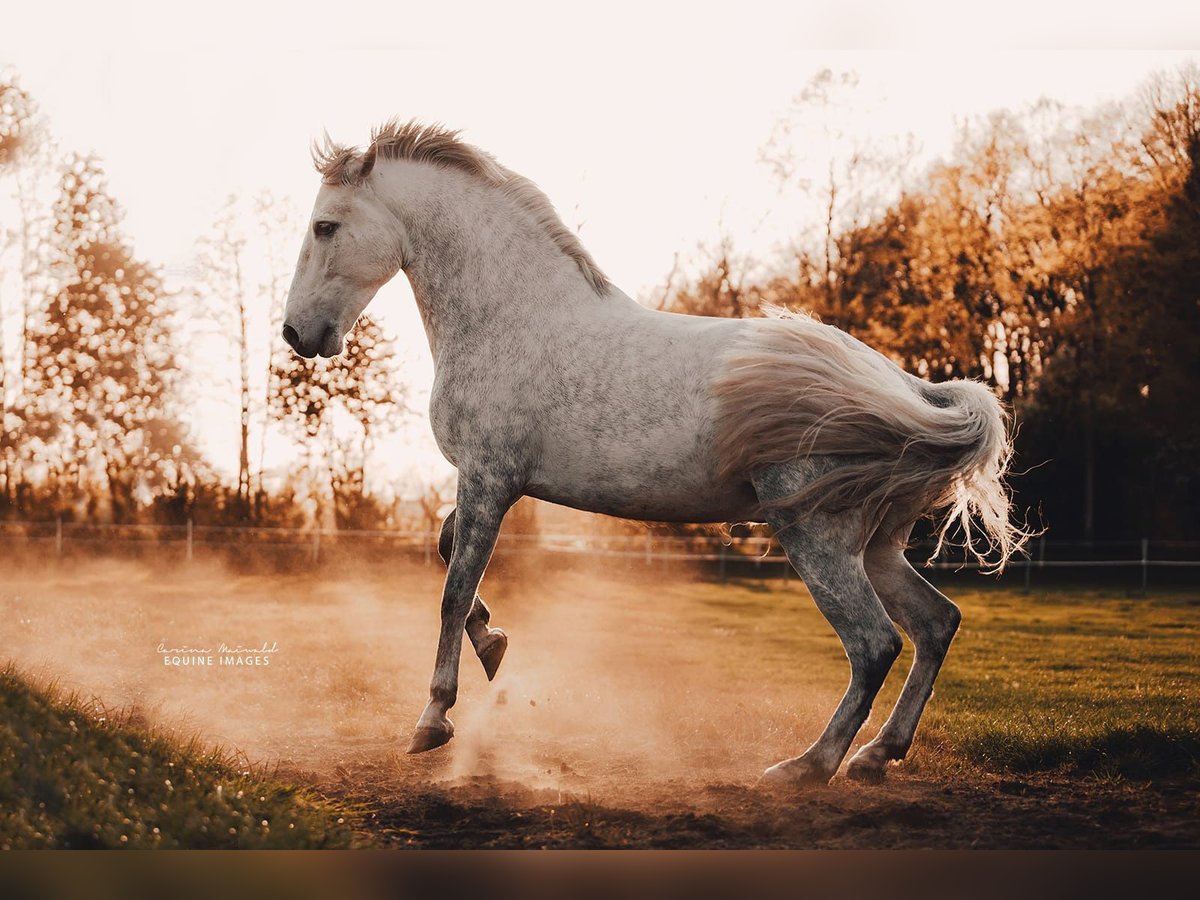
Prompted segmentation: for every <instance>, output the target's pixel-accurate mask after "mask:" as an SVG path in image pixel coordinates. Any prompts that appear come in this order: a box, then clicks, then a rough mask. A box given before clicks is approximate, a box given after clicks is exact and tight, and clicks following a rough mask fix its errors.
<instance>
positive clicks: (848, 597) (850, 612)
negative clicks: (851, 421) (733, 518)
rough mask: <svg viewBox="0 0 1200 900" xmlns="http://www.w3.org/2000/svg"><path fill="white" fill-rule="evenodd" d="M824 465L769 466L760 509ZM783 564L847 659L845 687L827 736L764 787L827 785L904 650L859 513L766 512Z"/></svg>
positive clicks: (772, 773) (762, 476) (760, 479)
mask: <svg viewBox="0 0 1200 900" xmlns="http://www.w3.org/2000/svg"><path fill="white" fill-rule="evenodd" d="M827 466H828V462H827V461H825V462H821V461H814V460H805V461H796V462H793V463H787V464H781V465H777V466H769V467H766V468H765V469H764V470H763V471H762V472H761V473H759V475H757V476H756V477H755V479H754V487H755V490H756V491H757V492H758V496H759V498H760V500H761V501H763V503H764V504H766V503H769V502H770V501H771V500H772V499H774V498H780V497H784V496H787V495H790V494H792V493H794V492H795V491H796V490H797V489H798V488H799V487H800V486H802V485H803V484H804V483H805V482H806V481H807V480H809V479H811V478H814V477H817V476H818V475H819V474H820V473H821V471H822V470H825V471H827V470H828V469H827ZM766 518H767V521H768V522H769V523H770V524H771V526H772V527H773V528H774V529H775V531H776V535H777V536H778V538H779V542H780V543H781V544H782V545H783V549H784V550H785V551H786V552H787V556H788V559H789V560H790V561H791V563H792V565H793V566H794V567H795V568H796V571H797V572H798V573H799V574H800V576H801V577H802V578H803V579H804V581H805V583H806V584H807V586H808V589H809V593H811V594H812V596H813V599H814V600H815V601H816V604H817V607H818V609H820V610H821V613H822V615H824V616H825V618H826V619H827V620H828V621H829V624H830V625H832V626H833V628H834V630H835V631H836V632H837V635H838V637H839V638H840V639H841V641H842V646H843V647H844V648H845V651H846V656H847V657H848V658H849V660H850V685H849V686H848V687H847V688H846V692H845V694H844V695H843V697H842V700H841V702H840V703H839V704H838V707H837V710H836V711H835V712H834V714H833V718H832V719H830V720H829V724H828V725H827V726H826V727H825V731H824V732H823V733H822V734H821V736H820V737H819V738H817V740H816V742H815V743H814V744H813V745H812V746H811V747H809V748H808V749H807V750H806V751H805V752H804V754H803V755H802V756H799V757H796V758H795V759H789V760H786V761H784V762H781V763H779V764H778V765H775V766H772V767H771V768H769V769H767V771H766V772H765V773H764V774H763V780H764V781H765V782H767V783H777V784H785V785H791V784H800V783H804V782H820V783H824V782H827V781H828V780H829V779H830V778H832V777H833V774H834V773H835V772H836V771H837V769H838V766H839V765H841V762H842V758H843V757H844V756H845V755H846V751H847V750H848V749H849V748H850V742H851V741H853V740H854V736H855V735H856V734H857V733H858V730H859V729H860V728H861V727H862V724H863V722H865V721H866V719H867V716H868V714H869V713H870V711H871V704H872V702H873V701H874V699H875V695H876V694H877V693H878V692H879V688H880V687H881V686H882V685H883V681H884V678H886V677H887V673H888V670H889V669H890V668H891V666H892V663H893V662H895V660H896V657H897V656H898V655H899V653H900V648H901V646H902V643H901V639H900V635H899V633H898V632H897V631H896V628H895V626H894V625H892V622H891V620H890V619H889V618H888V616H887V613H886V612H884V609H883V606H882V605H881V604H880V602H879V598H878V597H877V596H876V594H875V590H874V588H872V587H871V582H870V581H869V580H868V578H867V573H866V571H865V569H864V568H863V559H862V553H861V552H860V551H859V550H858V547H859V545H860V544H861V534H862V531H861V529H862V516H861V514H858V513H856V512H853V511H851V512H845V513H836V514H830V513H814V514H810V515H808V516H804V515H803V511H801V510H794V509H787V508H780V509H774V510H768V511H767V514H766Z"/></svg>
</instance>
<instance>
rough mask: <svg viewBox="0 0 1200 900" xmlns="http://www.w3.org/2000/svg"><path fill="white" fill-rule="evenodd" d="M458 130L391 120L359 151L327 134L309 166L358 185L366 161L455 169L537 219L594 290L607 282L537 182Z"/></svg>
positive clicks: (341, 181) (325, 177)
mask: <svg viewBox="0 0 1200 900" xmlns="http://www.w3.org/2000/svg"><path fill="white" fill-rule="evenodd" d="M458 134H459V133H458V132H457V131H451V130H449V129H447V128H444V127H442V126H441V125H423V124H421V123H420V122H417V121H409V122H403V123H402V122H400V121H398V120H397V119H392V120H390V121H388V122H385V123H384V124H383V125H381V126H380V127H378V128H376V129H374V130H373V131H372V132H371V145H370V146H369V147H368V148H367V149H366V150H365V151H360V150H359V149H358V148H357V147H348V146H345V145H342V144H336V143H334V142H333V141H332V140H331V139H330V137H329V135H328V134H326V135H325V139H324V141H323V143H321V144H314V145H313V164H314V165H315V166H316V168H317V171H318V172H320V173H321V178H322V179H323V180H324V181H325V182H326V183H328V184H344V185H351V186H353V185H357V184H359V183H360V182H361V180H362V179H361V175H360V173H361V172H362V170H363V168H364V166H363V162H364V160H366V159H368V158H370V159H371V160H372V162H373V161H374V159H375V158H376V157H378V158H379V159H403V160H411V161H412V162H423V163H429V164H431V165H435V166H442V167H444V168H448V169H458V170H459V171H462V172H466V173H467V174H469V175H471V176H473V177H475V178H478V179H480V180H481V181H483V182H485V183H486V184H489V185H492V186H493V187H496V188H498V189H499V190H501V191H502V192H503V193H504V194H506V195H507V196H508V197H509V198H510V199H512V200H513V201H515V202H516V203H517V204H518V205H519V206H520V207H521V208H522V209H524V210H525V211H526V212H528V213H529V214H530V215H532V216H533V218H534V219H535V220H536V222H537V223H538V225H539V226H541V228H542V229H543V230H544V231H545V232H546V234H547V236H548V237H550V239H551V240H553V241H554V243H555V245H556V246H557V247H558V249H559V250H561V251H562V252H563V253H565V254H566V255H567V257H568V258H570V259H571V260H573V261H574V262H575V264H576V265H577V266H579V271H580V272H582V273H583V277H584V278H585V279H587V282H588V284H590V285H591V286H592V289H593V290H595V291H596V293H598V294H603V293H604V292H605V291H606V290H607V289H608V286H609V281H608V277H607V276H606V275H605V274H604V273H603V272H602V271H601V270H600V267H599V266H598V265H596V262H595V260H593V259H592V256H591V254H590V253H588V252H587V250H586V249H585V248H584V246H583V244H582V243H580V241H579V238H578V237H577V236H576V234H575V233H574V232H573V231H571V230H570V229H569V228H567V226H566V225H564V224H563V221H562V219H560V218H559V216H558V213H557V212H555V210H554V206H553V205H552V204H551V203H550V198H549V197H547V196H546V195H545V194H543V193H542V192H541V190H540V189H539V188H538V186H537V185H536V184H534V183H533V182H532V181H530V180H529V179H528V178H525V177H524V176H522V175H518V174H517V173H516V172H513V171H511V170H510V169H507V168H505V167H504V166H502V165H500V163H498V162H496V159H495V157H493V156H492V155H491V154H490V153H486V152H485V151H483V150H480V149H479V148H478V147H475V146H473V145H471V144H468V143H466V142H465V141H462V140H459V137H458Z"/></svg>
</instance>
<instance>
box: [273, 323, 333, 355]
mask: <svg viewBox="0 0 1200 900" xmlns="http://www.w3.org/2000/svg"><path fill="white" fill-rule="evenodd" d="M283 339H284V340H285V341H287V345H288V346H289V347H291V348H292V349H293V350H295V351H296V353H297V354H299V355H300V356H303V357H304V358H305V359H312V358H313V357H315V356H324V357H332V356H337V355H339V354H340V353H341V352H342V342H341V340H340V339H339V337H338V334H337V329H335V328H334V327H333V326H332V325H328V326H326V327H325V328H324V329H323V330H322V331H321V332H320V333H319V334H318V335H317V338H316V339H315V340H313V339H312V338H311V336H310V337H308V338H305V337H304V336H302V335H301V334H300V332H299V331H298V330H296V328H295V327H294V326H292V325H284V326H283Z"/></svg>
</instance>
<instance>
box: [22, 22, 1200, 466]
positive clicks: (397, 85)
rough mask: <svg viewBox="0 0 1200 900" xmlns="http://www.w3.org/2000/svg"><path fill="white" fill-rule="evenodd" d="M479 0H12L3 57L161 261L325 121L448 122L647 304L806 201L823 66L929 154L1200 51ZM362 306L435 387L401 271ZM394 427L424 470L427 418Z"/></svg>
mask: <svg viewBox="0 0 1200 900" xmlns="http://www.w3.org/2000/svg"><path fill="white" fill-rule="evenodd" d="M68 5H69V4H68ZM470 6H471V4H462V3H454V4H445V3H430V4H428V6H427V7H423V8H422V7H418V6H417V5H416V4H413V3H404V4H401V3H395V2H382V3H378V4H353V3H345V2H324V3H319V4H314V3H300V2H292V3H253V4H252V3H247V2H244V0H242V2H228V0H206V2H204V3H202V4H195V5H193V4H184V5H177V4H165V3H122V2H109V3H104V4H95V3H89V4H86V5H83V4H80V8H79V9H77V10H75V11H74V12H71V13H68V12H67V11H65V10H64V6H63V5H62V4H57V3H55V4H37V5H35V4H33V3H26V4H25V7H24V8H23V9H21V10H15V9H12V8H9V9H6V10H5V12H4V14H3V17H2V20H0V21H2V24H3V30H2V31H0V65H5V64H7V65H9V66H11V67H12V68H13V69H15V70H16V71H17V72H18V73H19V74H20V76H21V80H22V84H23V85H24V86H25V88H26V89H27V90H29V91H30V92H31V93H32V94H33V95H34V96H35V97H36V98H37V100H38V101H39V102H40V104H41V106H42V109H43V111H44V112H45V113H46V114H47V115H48V116H49V117H50V119H51V124H52V128H53V131H54V133H55V134H56V135H57V136H58V138H59V139H60V143H61V145H62V147H63V148H64V149H79V150H88V149H91V150H95V151H96V152H97V153H98V154H99V155H100V156H101V157H102V159H103V161H104V165H105V167H106V169H107V171H108V174H109V178H110V187H111V189H112V191H113V193H114V195H115V196H116V197H117V198H118V199H119V201H120V202H121V204H122V205H123V206H124V208H125V210H126V212H127V218H126V227H127V231H128V233H129V234H131V235H132V236H133V237H134V239H135V242H136V247H137V250H138V252H139V254H140V255H142V256H144V257H146V258H148V259H150V260H152V261H155V262H158V263H160V264H163V265H165V266H166V267H167V268H168V271H171V272H175V273H180V272H182V270H183V269H184V268H185V267H186V266H187V265H188V263H189V261H190V259H191V257H192V256H193V254H194V242H195V239H196V238H197V237H198V236H199V235H200V234H202V233H203V232H204V231H205V229H206V228H207V226H208V224H209V223H210V222H211V221H212V218H213V216H214V214H215V212H216V210H217V208H218V206H219V205H220V203H221V202H222V200H223V199H224V198H225V196H226V195H228V194H229V193H230V192H231V191H238V192H242V193H245V194H253V193H256V192H257V191H259V190H262V189H264V188H268V189H270V190H272V191H273V192H275V193H276V194H277V195H279V196H282V197H287V198H291V199H292V200H293V201H294V202H295V204H296V206H297V207H298V208H299V209H300V210H301V211H302V212H304V213H305V214H307V211H308V208H309V205H310V204H311V199H312V197H313V195H314V193H315V191H316V187H317V180H316V176H315V174H314V173H313V171H312V168H311V165H310V162H309V156H308V145H309V142H310V141H311V139H312V138H313V137H315V136H317V135H319V134H320V133H321V130H322V129H323V128H327V129H328V130H329V132H330V133H331V134H332V135H333V136H334V137H335V138H337V139H340V140H344V141H347V142H362V141H364V140H365V139H366V137H367V133H368V131H369V129H370V127H371V125H372V124H374V123H377V122H379V121H381V120H382V119H385V118H387V117H390V116H393V115H399V116H401V117H402V118H408V117H413V116H416V117H420V118H423V119H427V120H437V121H441V122H444V123H446V124H448V125H451V126H453V127H458V128H462V129H464V132H465V136H466V138H467V139H468V140H470V141H472V142H473V143H476V144H478V145H479V146H481V147H484V148H485V149H487V150H489V151H491V152H492V153H494V154H495V155H496V156H497V157H498V158H499V159H500V160H501V161H502V162H504V163H505V164H506V165H508V166H509V167H511V168H513V169H515V170H517V171H519V172H521V173H522V174H525V175H528V176H529V177H531V178H533V179H534V180H535V181H536V182H538V184H539V185H541V187H542V188H543V189H544V190H545V191H546V192H547V193H548V194H549V195H550V197H551V199H552V200H553V201H554V202H555V205H556V206H557V207H558V209H559V211H560V213H561V214H562V215H563V217H564V219H565V220H566V221H567V223H568V224H570V225H578V224H580V223H583V227H582V232H581V233H582V237H583V240H584V242H585V244H586V245H587V246H588V247H589V249H590V250H591V251H592V253H593V255H594V256H595V257H596V259H597V260H598V262H599V263H600V265H601V266H602V267H603V268H604V269H605V270H606V271H607V272H608V274H609V275H610V276H611V277H612V278H613V279H614V280H615V281H616V282H617V284H619V285H620V286H621V287H623V288H624V289H625V290H626V292H628V293H630V294H631V295H634V296H637V295H639V294H642V293H644V292H646V291H648V290H649V289H651V288H652V287H653V286H654V285H656V284H658V283H660V282H661V281H662V279H663V278H664V276H665V274H666V273H667V271H668V270H669V269H670V268H671V265H672V260H673V258H674V256H675V254H676V253H682V254H683V255H684V257H685V258H686V257H687V256H688V255H689V254H694V253H695V250H696V247H697V245H698V244H699V243H700V242H702V241H711V240H712V239H714V238H715V237H716V236H717V233H718V230H719V229H721V228H723V229H724V230H725V231H726V232H728V233H729V234H730V235H731V236H732V237H733V239H734V240H735V242H736V245H737V246H738V247H739V248H740V249H741V250H744V251H750V252H754V253H757V254H768V253H769V252H770V251H771V249H772V248H773V247H774V246H776V245H777V244H778V242H779V241H781V240H783V239H786V238H787V237H788V236H789V235H791V234H793V233H794V232H795V230H796V229H797V228H798V226H799V224H800V223H801V222H802V221H803V220H804V218H805V216H806V215H807V210H804V209H802V208H798V207H796V206H794V205H790V206H789V205H787V204H781V203H780V200H779V197H778V194H777V192H776V188H775V185H774V183H773V182H772V179H771V176H770V173H769V172H768V171H767V170H766V168H765V167H764V166H763V165H762V164H761V163H760V162H759V161H758V153H759V149H760V148H761V147H762V145H763V143H764V142H765V141H766V140H767V138H768V136H769V134H770V132H771V127H772V124H773V123H774V122H775V121H776V120H777V119H778V117H779V116H780V115H781V113H783V112H784V110H785V109H786V108H787V105H788V101H789V99H790V98H791V97H792V96H793V95H794V94H795V93H796V92H797V91H799V90H800V89H801V88H802V87H803V86H804V84H805V83H806V82H807V81H808V80H809V79H810V78H811V77H812V75H813V74H814V73H815V72H817V71H818V70H819V69H821V68H824V67H830V68H833V69H834V70H835V71H839V70H846V69H853V70H856V71H857V72H858V73H859V75H860V77H861V96H862V100H863V109H862V112H861V113H860V114H859V115H858V116H857V118H856V121H855V123H854V129H855V131H856V132H858V133H860V134H862V135H863V136H864V137H868V138H869V137H887V136H891V135H899V134H904V133H907V132H912V133H913V134H914V135H915V136H916V137H917V139H918V141H919V143H920V145H921V147H922V149H923V154H924V156H926V157H932V156H936V155H938V154H940V153H943V152H945V151H946V150H947V149H948V148H949V146H950V144H951V141H952V139H953V135H954V129H955V124H956V122H957V121H959V120H961V119H962V118H963V117H965V116H974V115H981V114H984V113H986V112H988V111H990V110H992V109H995V108H998V107H1020V106H1022V105H1025V104H1027V103H1030V102H1032V101H1034V100H1036V99H1038V98H1039V97H1041V96H1043V95H1045V96H1049V97H1052V98H1054V99H1057V100H1059V101H1062V102H1064V103H1067V104H1080V105H1085V106H1091V105H1094V104H1097V103H1099V102H1102V101H1104V100H1108V99H1118V98H1120V97H1123V96H1125V95H1127V94H1128V93H1129V92H1130V91H1132V90H1133V89H1134V88H1136V86H1137V85H1138V83H1139V82H1140V81H1141V80H1142V79H1143V78H1144V77H1145V76H1146V75H1148V74H1150V73H1151V72H1153V71H1154V70H1156V69H1161V68H1165V67H1170V66H1172V65H1175V64H1177V63H1178V62H1180V61H1182V60H1184V59H1186V58H1188V57H1189V56H1191V57H1200V52H1198V51H1189V50H1188V49H1187V48H1188V47H1189V46H1190V47H1200V40H1197V38H1198V36H1200V16H1196V15H1195V14H1194V11H1193V12H1190V13H1189V12H1188V11H1187V8H1188V4H1181V3H1174V4H1165V3H1162V4H1158V3H1153V2H1149V3H1148V2H1142V3H1139V4H1138V6H1137V11H1138V18H1137V20H1136V21H1128V16H1129V10H1128V6H1127V5H1124V4H1120V5H1118V4H1112V9H1106V5H1105V4H1103V3H1101V4H1095V3H1093V4H1089V5H1087V6H1086V7H1083V6H1081V7H1080V9H1078V10H1071V9H1070V6H1071V4H1061V5H1054V6H1053V7H1052V6H1051V5H1050V4H1045V3H1043V2H1036V3H1035V2H1028V0H1018V2H1007V3H1005V4H1003V5H995V4H988V5H986V8H987V9H988V10H989V17H988V18H987V19H982V18H981V19H979V20H978V21H972V20H971V19H970V17H967V19H966V20H965V21H964V4H961V3H935V2H927V3H924V4H912V3H905V4H866V3H861V2H858V3H856V2H847V0H842V2H836V3H835V2H830V3H824V2H822V3H810V4H801V3H778V4H763V3H754V2H740V3H737V4H731V5H726V6H725V7H724V8H723V9H720V10H717V9H709V8H708V7H706V6H705V5H704V4H700V3H686V4H678V3H661V4H655V3H649V2H640V3H636V4H625V3H620V2H607V3H604V4H598V3H597V4H590V5H588V6H587V7H585V6H583V5H581V4H562V3H511V2H506V3H491V4H486V5H485V4H478V6H477V8H476V9H475V10H474V11H472V10H471V9H470ZM1060 7H1061V8H1060ZM175 8H178V9H179V10H182V11H185V12H184V13H176V12H174V11H173V10H174V9H175ZM1085 10H1086V11H1085ZM1109 12H1116V13H1118V15H1115V16H1113V15H1106V13H1109ZM65 23H70V25H71V34H67V35H64V34H63V29H64V27H65ZM951 28H954V29H957V34H952V33H951V32H950V30H949V29H951ZM1155 46H1158V47H1175V48H1176V49H1172V50H1152V49H1147V48H1149V47H1155ZM827 47H855V48H858V49H854V50H831V49H824V48H827ZM898 47H903V49H896V48H898ZM1068 48H1069V49H1068ZM781 207H782V208H781ZM299 240H300V235H299V234H297V235H296V238H295V244H296V246H297V247H298V245H299ZM177 277H182V275H179V276H177ZM373 311H375V312H378V313H380V314H381V317H382V318H383V319H384V321H385V323H386V325H387V326H388V327H389V328H390V329H391V330H393V331H395V333H396V334H397V336H398V338H399V340H400V342H401V344H402V345H403V346H404V347H405V348H406V349H408V348H411V352H412V353H413V354H414V359H415V361H414V363H413V365H412V366H411V367H410V368H411V372H412V377H413V378H414V380H416V381H417V382H418V383H419V386H420V387H426V386H427V384H428V381H429V379H430V378H431V369H430V364H429V361H428V351H427V349H426V348H425V346H424V334H423V332H422V331H421V329H420V325H419V320H418V319H417V317H416V315H415V311H414V310H413V308H412V300H411V295H410V294H409V292H408V288H407V285H405V284H404V283H403V279H402V278H401V279H397V282H396V283H394V284H393V285H390V286H389V287H387V288H385V289H384V291H383V292H381V294H380V296H379V297H378V298H377V300H376V301H375V306H374V307H373ZM200 409H201V412H200V413H198V416H199V425H200V426H201V429H200V430H201V431H202V432H203V435H204V438H205V440H206V441H207V442H208V444H209V445H210V446H211V447H212V448H213V449H214V451H217V452H219V455H220V456H222V457H223V458H225V459H228V460H233V459H235V456H234V454H233V453H231V452H228V451H227V449H225V448H227V447H229V446H232V441H233V437H234V429H235V427H236V416H235V414H234V413H233V411H232V407H229V408H226V407H225V406H223V405H222V403H220V402H216V403H210V404H208V405H202V406H201V407H200ZM405 442H407V444H408V445H410V446H413V447H414V450H413V452H412V453H410V454H406V455H407V456H409V458H410V459H416V460H418V461H420V463H421V465H422V466H426V465H433V464H432V463H430V462H429V459H430V452H429V447H430V446H431V444H430V438H429V436H428V426H427V425H426V424H425V423H424V421H421V422H419V423H417V424H416V425H415V426H414V429H410V431H409V432H408V433H406V435H405ZM398 446H399V445H398ZM397 452H403V451H400V450H397Z"/></svg>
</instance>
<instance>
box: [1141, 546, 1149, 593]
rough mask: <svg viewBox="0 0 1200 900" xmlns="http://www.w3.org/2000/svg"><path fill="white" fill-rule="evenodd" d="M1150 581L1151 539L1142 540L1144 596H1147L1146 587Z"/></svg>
mask: <svg viewBox="0 0 1200 900" xmlns="http://www.w3.org/2000/svg"><path fill="white" fill-rule="evenodd" d="M1149 581H1150V538H1142V596H1143V597H1144V596H1146V585H1147V583H1148V582H1149Z"/></svg>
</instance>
